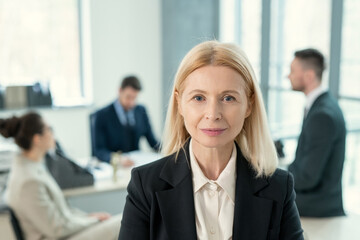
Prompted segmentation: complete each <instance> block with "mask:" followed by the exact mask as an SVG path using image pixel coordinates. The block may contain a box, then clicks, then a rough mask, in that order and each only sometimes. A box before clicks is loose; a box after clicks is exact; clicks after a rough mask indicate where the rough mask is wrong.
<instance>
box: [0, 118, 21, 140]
mask: <svg viewBox="0 0 360 240" xmlns="http://www.w3.org/2000/svg"><path fill="white" fill-rule="evenodd" d="M19 128H20V119H19V118H18V117H15V116H14V117H12V118H8V119H0V133H1V135H3V136H4V137H5V138H11V137H15V136H16V135H17V134H18V132H19Z"/></svg>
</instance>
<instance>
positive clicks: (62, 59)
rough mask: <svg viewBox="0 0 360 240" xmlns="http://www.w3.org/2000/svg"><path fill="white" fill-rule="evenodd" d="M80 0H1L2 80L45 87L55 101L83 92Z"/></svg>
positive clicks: (73, 99)
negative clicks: (37, 84)
mask: <svg viewBox="0 0 360 240" xmlns="http://www.w3.org/2000/svg"><path fill="white" fill-rule="evenodd" d="M79 5H80V4H79V1H78V0H32V1H24V0H0V66H1V68H0V85H2V87H4V86H5V87H6V86H14V85H32V84H34V83H36V82H39V83H40V84H41V85H42V86H43V87H45V88H46V87H49V89H50V91H51V94H52V97H53V105H55V106H56V105H58V106H63V105H76V104H79V102H81V100H82V99H83V97H84V94H83V83H82V70H81V68H82V66H81V54H80V47H81V45H80V23H79Z"/></svg>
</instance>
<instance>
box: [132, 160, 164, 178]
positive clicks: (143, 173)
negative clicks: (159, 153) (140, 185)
mask: <svg viewBox="0 0 360 240" xmlns="http://www.w3.org/2000/svg"><path fill="white" fill-rule="evenodd" d="M169 159H170V156H166V157H163V158H160V159H158V160H155V161H154V162H151V163H147V164H144V165H141V166H139V167H135V168H134V169H133V170H132V172H137V173H138V174H139V175H140V177H150V176H159V175H160V172H161V170H162V169H163V167H164V165H165V164H166V162H167V161H169Z"/></svg>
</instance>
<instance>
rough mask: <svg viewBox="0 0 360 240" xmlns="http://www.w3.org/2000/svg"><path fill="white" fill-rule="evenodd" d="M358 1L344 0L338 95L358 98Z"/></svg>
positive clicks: (359, 17)
mask: <svg viewBox="0 0 360 240" xmlns="http://www.w3.org/2000/svg"><path fill="white" fill-rule="evenodd" d="M359 12H360V1H357V0H345V1H344V14H343V16H344V17H343V28H342V48H341V49H342V56H341V65H340V68H341V72H340V79H341V81H340V96H347V97H354V98H358V99H359V100H360V81H359V79H360V44H359V42H360V27H359V23H360V14H359Z"/></svg>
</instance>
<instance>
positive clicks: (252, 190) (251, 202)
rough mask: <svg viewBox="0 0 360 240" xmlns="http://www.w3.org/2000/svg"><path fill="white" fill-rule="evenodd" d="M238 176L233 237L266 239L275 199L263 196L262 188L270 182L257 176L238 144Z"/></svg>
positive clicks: (237, 238) (237, 239)
mask: <svg viewBox="0 0 360 240" xmlns="http://www.w3.org/2000/svg"><path fill="white" fill-rule="evenodd" d="M237 151H238V156H237V177H236V190H235V210H234V225H233V239H234V240H240V239H254V240H255V239H256V240H258V239H266V237H267V232H268V229H269V223H270V217H271V211H272V207H273V201H272V200H270V199H266V198H262V197H261V190H262V189H263V188H265V187H266V186H267V185H268V184H269V183H268V181H267V179H266V178H255V172H254V171H253V170H252V169H251V166H250V164H249V163H248V162H247V160H246V159H245V158H244V157H243V156H242V154H241V151H240V149H239V147H238V146H237Z"/></svg>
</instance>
